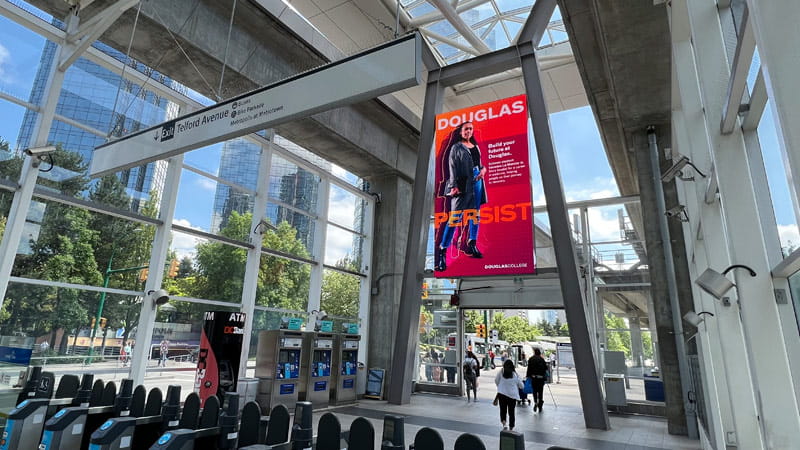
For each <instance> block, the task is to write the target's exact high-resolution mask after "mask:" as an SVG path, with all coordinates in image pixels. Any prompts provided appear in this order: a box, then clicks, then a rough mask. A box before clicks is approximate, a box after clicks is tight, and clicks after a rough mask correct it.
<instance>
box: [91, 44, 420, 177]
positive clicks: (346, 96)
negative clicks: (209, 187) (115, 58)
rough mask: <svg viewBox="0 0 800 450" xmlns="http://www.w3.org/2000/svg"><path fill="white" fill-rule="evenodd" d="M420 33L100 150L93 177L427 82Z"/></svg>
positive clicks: (121, 139)
mask: <svg viewBox="0 0 800 450" xmlns="http://www.w3.org/2000/svg"><path fill="white" fill-rule="evenodd" d="M421 55H422V41H421V37H420V36H419V34H418V33H415V34H412V35H409V36H406V37H403V38H400V39H398V40H395V41H392V42H390V43H387V44H385V45H382V46H379V47H376V48H373V49H370V50H367V51H366V52H363V53H360V54H358V55H354V56H351V57H349V58H345V59H343V60H340V61H336V62H333V63H330V64H327V65H325V66H322V67H319V68H317V69H314V70H311V71H308V72H305V73H301V74H299V75H296V76H294V77H291V78H288V79H286V80H282V81H279V82H277V83H274V84H272V85H269V86H266V87H263V88H259V89H256V90H254V91H252V92H249V93H247V94H243V95H240V96H238V97H235V98H232V99H229V100H226V101H224V102H221V103H218V104H216V105H214V106H210V107H208V108H205V109H202V110H199V111H197V112H194V113H191V114H187V115H185V116H182V117H178V118H176V119H173V120H170V121H168V122H165V123H163V124H160V125H157V126H155V127H152V128H149V129H147V130H144V131H140V132H138V133H134V134H130V135H128V136H125V137H122V138H120V139H117V140H115V141H112V142H109V143H107V144H104V145H101V146H99V147H97V148H96V149H95V151H94V155H93V157H92V163H91V166H90V168H89V175H90V176H92V177H99V176H102V175H106V174H108V173H113V172H116V171H119V170H123V169H127V168H130V167H135V166H139V165H142V164H145V163H148V162H151V161H156V160H159V159H165V158H168V157H170V156H174V155H177V154H180V153H184V152H187V151H190V150H194V149H196V148H200V147H203V146H206V145H211V144H214V143H217V142H222V141H225V140H228V139H233V138H235V137H239V136H243V135H245V134H248V133H252V132H255V131H259V130H263V129H265V128H270V127H274V126H276V125H279V124H281V123H285V122H289V121H291V120H294V119H298V118H303V117H308V116H310V115H312V114H315V113H318V112H321V111H326V110H329V109H332V108H337V107H341V106H345V105H349V104H353V103H358V102H361V101H365V100H369V99H372V98H375V97H378V96H381V95H384V94H388V93H391V92H394V91H397V90H400V89H405V88H408V87H411V86H416V85H418V84H419V83H420V82H421V76H422V69H423V67H422V56H421Z"/></svg>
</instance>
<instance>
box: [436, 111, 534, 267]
mask: <svg viewBox="0 0 800 450" xmlns="http://www.w3.org/2000/svg"><path fill="white" fill-rule="evenodd" d="M435 145H436V147H435V151H436V167H435V170H436V174H435V184H434V193H435V196H436V197H435V199H434V204H435V210H434V211H435V212H434V270H435V274H436V277H438V278H456V277H470V276H492V275H509V274H511V275H516V274H528V273H535V271H536V267H535V259H534V247H533V245H534V243H533V215H532V214H533V204H532V201H531V176H530V162H529V156H528V155H529V150H528V105H527V100H526V97H525V95H519V96H516V97H510V98H506V99H503V100H497V101H494V102H490V103H484V104H482V105H477V106H472V107H469V108H464V109H459V110H456V111H451V112H447V113H444V114H439V115H437V116H436V139H435Z"/></svg>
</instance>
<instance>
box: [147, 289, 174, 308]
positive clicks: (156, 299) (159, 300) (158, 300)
mask: <svg viewBox="0 0 800 450" xmlns="http://www.w3.org/2000/svg"><path fill="white" fill-rule="evenodd" d="M148 294H150V298H151V299H153V303H154V304H155V305H156V306H161V305H163V304H164V303H167V302H168V301H169V293H168V292H167V291H165V290H164V289H159V290H157V291H149V292H148Z"/></svg>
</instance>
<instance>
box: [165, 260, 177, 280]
mask: <svg viewBox="0 0 800 450" xmlns="http://www.w3.org/2000/svg"><path fill="white" fill-rule="evenodd" d="M179 266H180V263H179V262H178V260H177V259H173V260H172V261H170V263H169V270H168V271H167V276H168V277H170V278H175V277H177V276H178V267H179Z"/></svg>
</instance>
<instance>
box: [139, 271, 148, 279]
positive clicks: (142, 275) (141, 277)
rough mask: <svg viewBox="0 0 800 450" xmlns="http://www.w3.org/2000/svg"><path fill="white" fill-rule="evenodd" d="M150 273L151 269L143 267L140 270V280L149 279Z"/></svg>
mask: <svg viewBox="0 0 800 450" xmlns="http://www.w3.org/2000/svg"><path fill="white" fill-rule="evenodd" d="M148 275H150V269H142V270H140V271H139V281H145V280H147V276H148Z"/></svg>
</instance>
